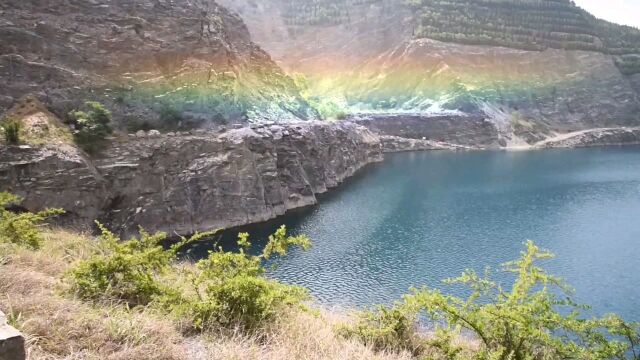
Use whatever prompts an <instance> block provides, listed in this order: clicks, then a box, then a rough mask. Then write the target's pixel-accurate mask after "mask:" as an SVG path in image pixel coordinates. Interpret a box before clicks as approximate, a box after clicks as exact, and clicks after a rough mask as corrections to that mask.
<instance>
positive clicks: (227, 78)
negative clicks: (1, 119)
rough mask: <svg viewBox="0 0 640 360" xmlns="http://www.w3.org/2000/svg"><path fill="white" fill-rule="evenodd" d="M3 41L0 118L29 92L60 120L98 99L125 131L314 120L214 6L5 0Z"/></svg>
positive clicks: (201, 2) (209, 2) (162, 0)
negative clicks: (180, 123)
mask: <svg viewBox="0 0 640 360" xmlns="http://www.w3.org/2000/svg"><path fill="white" fill-rule="evenodd" d="M0 39H1V40H2V41H0V114H1V113H2V112H3V111H4V110H7V109H8V108H9V107H10V106H11V104H12V103H13V102H14V101H15V100H17V99H18V98H20V97H22V96H24V95H26V94H35V95H36V96H38V98H39V99H40V100H42V101H44V102H45V103H46V104H47V105H48V106H49V107H51V108H52V109H54V110H55V112H56V113H57V114H58V115H66V113H67V112H68V111H70V110H71V109H73V108H77V107H78V106H79V105H80V104H82V102H83V101H85V100H98V101H100V102H103V103H106V104H107V105H108V107H109V108H110V109H112V110H113V111H114V114H115V115H116V116H115V119H116V120H117V121H119V122H122V123H123V126H125V125H127V126H128V125H131V123H132V122H134V121H140V122H142V121H144V122H147V123H151V124H153V123H157V122H159V121H161V120H162V118H163V111H165V115H164V117H165V118H167V114H173V113H175V112H178V113H179V114H181V117H182V118H183V119H186V120H189V121H191V122H193V123H196V124H199V125H201V126H207V125H210V124H211V123H222V122H244V121H247V120H260V119H261V118H263V117H264V118H272V119H278V120H280V121H287V120H288V121H294V120H295V121H299V120H301V119H302V120H306V119H309V118H314V117H315V111H314V110H313V109H311V108H310V107H309V106H308V104H307V103H306V102H305V101H304V100H303V99H302V98H301V97H300V94H299V93H298V90H297V88H296V87H295V85H294V83H293V81H292V80H291V79H290V78H289V77H288V76H286V75H285V74H284V73H283V72H282V70H281V69H280V68H279V67H278V66H277V65H276V64H275V63H274V62H273V61H272V60H271V58H270V57H269V55H268V54H267V53H266V52H264V51H263V50H262V49H260V48H259V47H258V46H257V45H256V44H254V43H253V42H252V41H251V38H250V36H249V31H248V30H247V28H246V26H245V25H244V23H243V22H242V20H241V19H240V18H239V17H238V16H237V15H234V14H232V13H230V12H229V11H227V10H226V8H224V7H222V6H219V5H218V4H217V3H216V2H215V1H214V0H198V1H187V0H178V1H168V0H136V1H123V0H101V1H92V0H89V1H85V0H48V1H37V0H4V1H2V2H0ZM166 109H170V110H171V112H168V110H166ZM169 117H170V116H169ZM186 120H185V121H186Z"/></svg>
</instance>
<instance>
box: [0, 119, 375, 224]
mask: <svg viewBox="0 0 640 360" xmlns="http://www.w3.org/2000/svg"><path fill="white" fill-rule="evenodd" d="M0 146H1V145H0ZM103 154H105V155H104V156H102V157H100V158H96V159H93V160H88V159H86V158H84V157H83V156H82V154H81V153H80V152H79V151H77V150H76V149H74V148H72V147H64V146H63V147H61V146H59V145H55V146H54V145H44V146H38V147H36V146H21V147H16V146H10V147H6V146H3V147H0V188H1V189H3V190H6V191H11V192H14V193H16V194H17V195H20V196H22V197H23V198H24V199H25V202H24V204H23V206H24V207H25V208H27V209H29V210H37V209H41V208H43V207H61V208H65V209H67V210H68V211H69V214H68V215H67V221H68V222H73V223H76V224H82V225H88V224H91V222H92V221H93V220H94V219H99V220H101V221H103V222H106V223H107V224H108V225H109V226H110V227H111V228H113V229H114V230H117V231H119V232H121V233H124V234H130V233H132V232H134V231H136V229H137V226H138V225H140V226H143V227H145V228H147V229H148V230H153V231H155V230H165V231H176V232H178V233H191V232H194V231H197V230H205V229H216V228H228V227H233V226H238V225H244V224H248V223H254V222H260V221H264V220H268V219H271V218H274V217H276V216H278V215H282V214H284V213H285V211H287V210H289V209H293V208H297V207H302V206H306V205H311V204H314V203H316V197H315V195H316V194H318V193H322V192H325V191H327V189H329V188H332V187H335V186H337V185H338V184H339V183H340V182H341V181H343V180H344V179H345V178H347V177H349V176H351V175H352V174H353V173H354V172H355V171H357V170H358V169H360V168H361V167H363V166H365V165H366V164H368V163H370V162H374V161H380V160H382V147H381V143H380V139H379V138H378V137H377V136H376V135H374V134H373V133H371V132H370V131H369V130H367V129H365V128H363V127H361V126H358V125H355V124H352V123H338V124H326V123H320V122H307V123H298V124H292V125H286V126H280V125H275V124H272V125H261V126H254V127H252V128H242V129H236V130H230V131H226V132H221V133H214V132H208V131H197V132H192V133H178V134H173V133H171V134H167V135H148V134H145V135H142V134H140V135H139V136H135V135H130V136H128V137H121V138H119V139H114V140H113V142H112V145H111V147H110V148H109V149H106V151H104V152H103Z"/></svg>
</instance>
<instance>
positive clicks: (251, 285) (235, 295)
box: [168, 226, 310, 331]
mask: <svg viewBox="0 0 640 360" xmlns="http://www.w3.org/2000/svg"><path fill="white" fill-rule="evenodd" d="M248 236H249V235H248V234H246V233H242V234H240V235H239V240H238V245H239V246H240V249H241V250H240V252H239V253H230V252H226V251H223V250H222V249H221V248H218V249H217V250H216V251H211V252H210V253H209V257H208V258H206V259H203V260H201V261H199V262H198V263H197V266H196V270H194V271H192V272H191V274H190V275H189V277H190V278H191V283H192V284H193V291H192V292H189V293H184V294H182V297H181V299H179V300H175V299H172V301H171V302H169V303H168V305H169V307H170V308H171V309H172V311H174V312H176V313H177V314H178V315H179V316H187V317H188V318H189V319H190V320H191V321H192V323H193V325H194V327H195V328H196V329H199V330H202V329H207V328H211V327H214V326H222V327H240V328H241V329H242V330H244V331H253V330H255V329H257V328H258V327H259V326H260V325H262V324H264V323H265V322H267V321H269V320H272V319H273V318H274V317H275V316H277V315H278V314H279V313H280V312H281V311H282V310H283V309H285V308H286V307H290V306H296V305H299V304H300V303H301V302H302V301H303V300H305V299H306V298H307V296H308V295H307V291H306V290H305V289H303V288H301V287H298V286H291V285H285V284H282V283H279V282H277V281H275V280H270V279H267V278H266V277H264V273H265V269H264V267H263V266H262V261H263V260H266V259H269V258H270V257H272V256H274V255H286V253H287V251H288V249H289V248H290V247H292V246H300V247H302V248H303V249H306V248H308V247H309V246H310V241H309V239H308V238H307V237H305V236H297V237H292V236H287V235H286V229H285V227H284V226H283V227H281V228H280V229H278V231H277V232H276V233H275V234H274V235H272V236H270V237H269V242H268V243H267V245H266V247H265V249H264V251H263V252H262V254H261V255H258V256H252V255H249V254H248V253H247V252H246V250H248V249H249V248H250V247H251V244H250V243H249V241H248Z"/></svg>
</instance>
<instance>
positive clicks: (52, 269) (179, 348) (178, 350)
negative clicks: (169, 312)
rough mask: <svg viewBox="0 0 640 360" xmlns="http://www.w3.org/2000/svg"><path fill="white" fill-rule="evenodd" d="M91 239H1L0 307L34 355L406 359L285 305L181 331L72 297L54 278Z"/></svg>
mask: <svg viewBox="0 0 640 360" xmlns="http://www.w3.org/2000/svg"><path fill="white" fill-rule="evenodd" d="M93 247H94V244H93V242H92V240H90V238H89V237H87V236H82V235H76V234H71V233H68V232H65V231H60V230H54V231H48V232H46V233H45V241H44V243H43V247H42V249H41V250H38V251H32V250H25V249H19V248H16V247H14V246H9V245H2V244H0V309H2V311H4V312H5V313H6V314H8V316H9V319H10V321H11V323H12V324H13V325H14V326H15V327H17V328H18V329H19V330H21V331H22V332H23V333H24V334H25V335H26V337H27V343H28V357H29V359H32V360H39V359H114V360H115V359H118V360H120V359H122V360H124V359H136V360H144V359H167V360H170V359H171V360H173V359H203V360H204V359H224V360H227V359H242V360H245V359H247V360H248V359H264V360H283V359H287V360H288V359H336V360H337V359H356V360H357V359H380V360H393V359H410V358H411V356H410V355H409V354H379V353H375V352H374V351H372V350H371V349H370V348H368V347H366V346H364V345H363V344H361V343H359V342H357V341H355V340H348V339H344V338H342V337H340V336H338V335H336V333H335V331H334V329H335V327H336V326H337V325H338V324H340V323H343V322H344V321H347V320H346V317H343V316H340V315H336V313H335V312H328V311H322V312H320V314H316V315H314V314H311V313H307V312H301V311H292V312H291V313H289V314H286V315H283V317H282V318H281V319H279V320H278V321H277V322H275V323H274V324H273V325H271V326H270V327H269V328H268V329H265V330H264V331H263V332H262V335H261V336H260V337H248V336H245V335H242V334H240V333H229V331H224V332H223V331H220V332H219V333H208V334H204V335H197V336H194V335H188V334H184V333H182V332H181V331H180V329H181V328H183V327H182V326H181V324H180V321H179V320H176V319H172V318H170V317H167V316H166V315H163V314H159V313H157V312H155V311H154V310H153V309H150V308H149V309H137V310H129V309H127V308H126V307H124V306H122V305H117V304H112V305H100V306H98V305H96V306H94V305H90V304H86V303H83V302H81V301H78V300H76V299H73V298H72V297H70V296H69V295H68V293H67V292H65V284H64V283H63V282H62V281H61V280H60V279H61V278H62V277H63V275H64V273H65V271H66V270H67V269H68V268H69V267H70V266H71V264H73V263H74V262H75V261H78V260H79V259H83V258H86V257H88V256H89V255H90V254H91V253H92V251H93V249H94V248H93Z"/></svg>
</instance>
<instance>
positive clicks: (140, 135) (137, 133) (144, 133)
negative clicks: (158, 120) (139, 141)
mask: <svg viewBox="0 0 640 360" xmlns="http://www.w3.org/2000/svg"><path fill="white" fill-rule="evenodd" d="M146 136H147V133H146V132H145V131H144V130H138V131H137V132H136V137H137V138H143V137H146Z"/></svg>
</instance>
